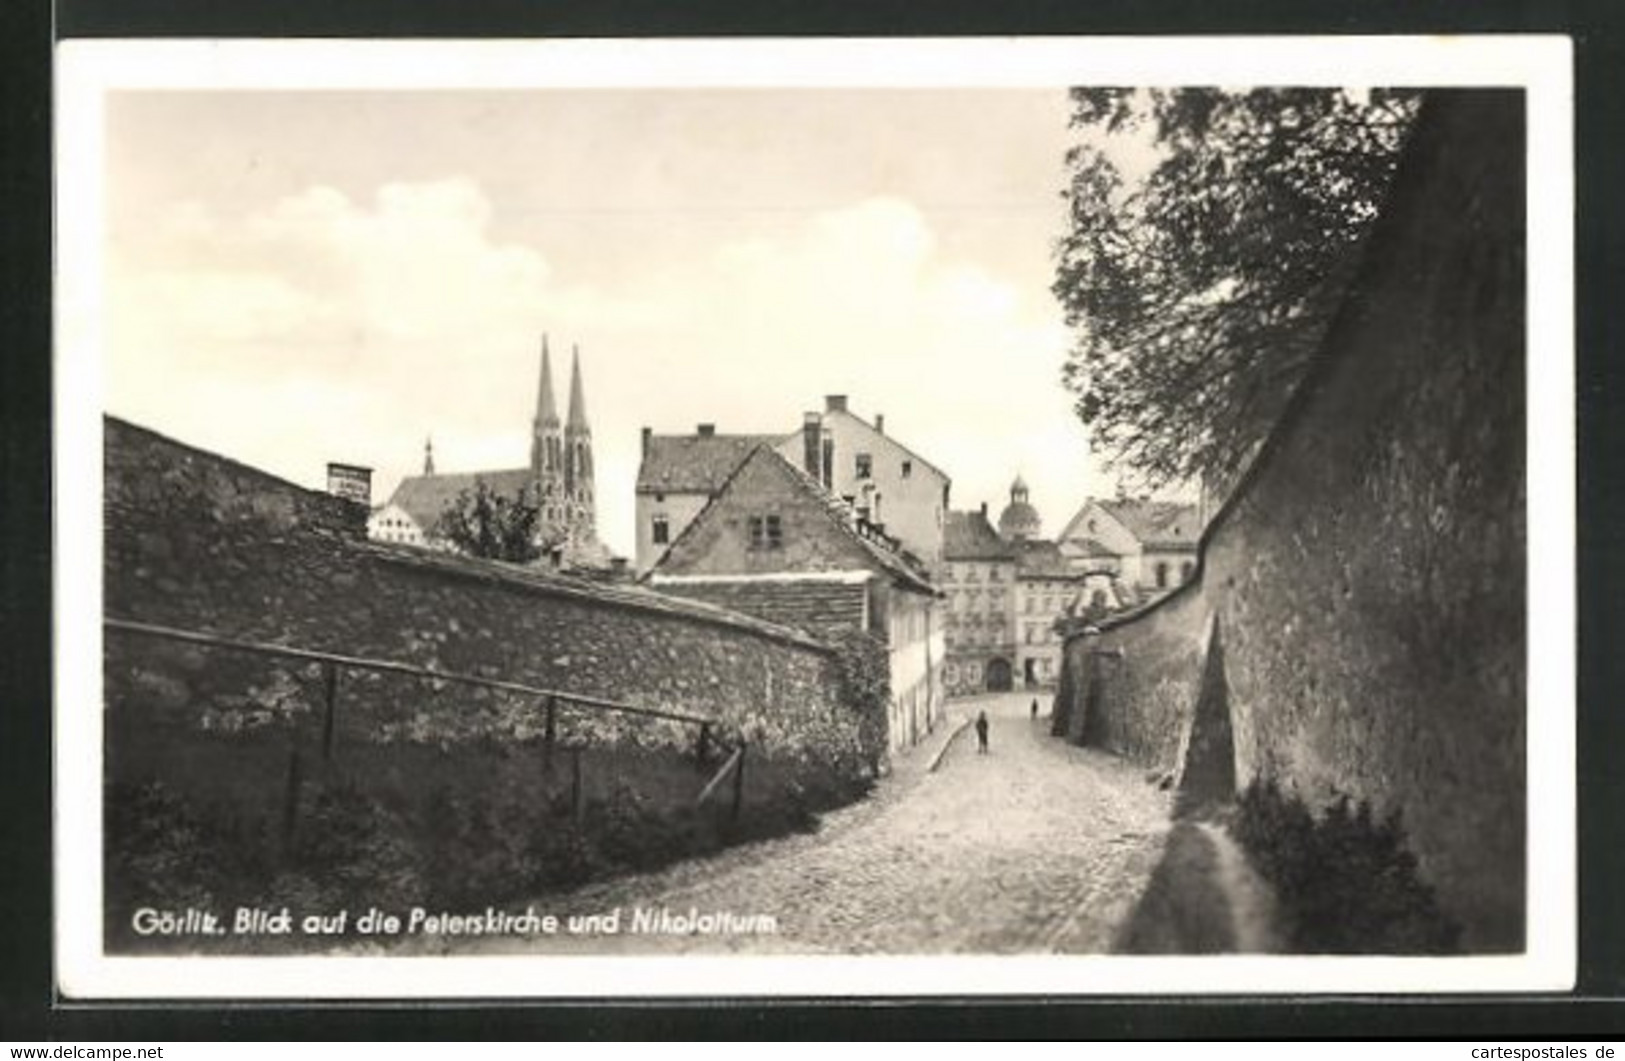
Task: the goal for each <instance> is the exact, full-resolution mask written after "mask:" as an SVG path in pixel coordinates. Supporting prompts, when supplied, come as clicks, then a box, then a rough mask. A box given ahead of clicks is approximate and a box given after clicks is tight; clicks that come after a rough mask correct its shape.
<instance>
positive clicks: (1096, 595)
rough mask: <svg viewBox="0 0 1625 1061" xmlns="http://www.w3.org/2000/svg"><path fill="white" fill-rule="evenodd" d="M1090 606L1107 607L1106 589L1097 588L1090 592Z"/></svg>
mask: <svg viewBox="0 0 1625 1061" xmlns="http://www.w3.org/2000/svg"><path fill="white" fill-rule="evenodd" d="M1089 607H1091V608H1104V607H1106V591H1105V590H1103V589H1097V590H1095V591H1094V592H1093V593H1091V594H1089Z"/></svg>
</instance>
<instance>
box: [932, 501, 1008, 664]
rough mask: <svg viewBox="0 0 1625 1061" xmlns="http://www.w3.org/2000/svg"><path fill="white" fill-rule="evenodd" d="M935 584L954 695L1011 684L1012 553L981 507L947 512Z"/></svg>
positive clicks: (985, 508)
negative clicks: (942, 603)
mask: <svg viewBox="0 0 1625 1061" xmlns="http://www.w3.org/2000/svg"><path fill="white" fill-rule="evenodd" d="M939 574H940V577H939V579H938V585H939V586H940V587H941V589H942V592H943V595H944V601H945V603H946V605H947V607H946V614H945V616H944V625H945V630H944V633H945V642H946V647H947V652H948V658H947V661H946V665H945V666H944V668H943V680H944V682H945V683H946V684H947V686H948V691H949V693H951V694H952V695H956V696H967V695H970V694H972V693H980V692H1003V691H1005V690H1008V689H1012V688H1014V687H1015V675H1016V634H1015V623H1014V614H1015V592H1016V554H1015V550H1014V549H1012V548H1011V547H1010V543H1009V542H1007V541H1005V540H1004V539H1003V538H1001V537H999V534H998V532H997V531H995V530H994V529H993V525H992V524H991V523H989V522H988V519H987V506H986V505H985V504H984V505H983V506H982V507H981V509H980V510H979V511H971V512H950V513H949V514H948V519H947V535H946V540H945V542H944V546H943V562H942V565H941V567H940V568H939Z"/></svg>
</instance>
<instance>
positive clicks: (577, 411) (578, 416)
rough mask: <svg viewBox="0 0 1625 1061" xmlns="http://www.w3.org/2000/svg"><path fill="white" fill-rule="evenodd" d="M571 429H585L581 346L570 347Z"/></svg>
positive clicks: (585, 407) (585, 400) (585, 411)
mask: <svg viewBox="0 0 1625 1061" xmlns="http://www.w3.org/2000/svg"><path fill="white" fill-rule="evenodd" d="M568 426H569V427H570V428H571V429H572V430H576V431H585V430H587V399H586V398H585V397H584V396H583V394H582V391H581V347H579V346H576V345H574V344H571V347H570V419H569V422H568Z"/></svg>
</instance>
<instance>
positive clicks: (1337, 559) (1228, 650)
mask: <svg viewBox="0 0 1625 1061" xmlns="http://www.w3.org/2000/svg"><path fill="white" fill-rule="evenodd" d="M1446 45H1448V46H1446ZM1316 49H1320V51H1318V52H1317V50H1316ZM1332 60H1335V61H1332ZM1568 76H1569V71H1568V53H1567V49H1566V42H1564V41H1562V40H1561V39H1559V38H1516V37H1504V38H1494V39H1492V40H1473V39H1470V38H1469V39H1463V40H1458V41H1456V42H1454V43H1450V42H1442V41H1439V40H1432V41H1428V40H1422V39H1419V38H1399V39H1395V40H1392V41H1380V40H1375V39H1349V40H1344V41H1337V42H1334V41H1331V40H1328V39H1316V42H1315V44H1314V45H1313V47H1311V46H1309V45H1308V44H1306V43H1305V42H1301V41H1293V40H1291V39H1287V38H1272V39H1263V40H1258V41H1253V42H1252V46H1251V47H1249V48H1238V47H1236V46H1235V45H1234V44H1231V43H1225V42H1222V41H1217V40H1209V41H1200V42H1198V41H1186V42H1183V44H1181V42H1178V41H1173V40H1169V41H1150V40H1146V39H1134V40H1129V41H1118V42H1108V41H1102V40H1081V39H1080V40H1063V39H1056V40H1050V41H1043V42H1038V41H1027V42H1019V41H956V42H926V41H850V42H827V41H826V42H801V43H800V44H792V43H791V42H783V41H781V42H760V41H757V42H749V41H739V42H717V41H713V42H676V41H669V42H663V43H654V42H643V43H641V44H640V43H638V42H620V43H617V44H610V43H606V42H590V41H588V42H568V43H565V42H552V43H543V42H533V43H516V42H510V43H507V44H502V45H498V44H489V43H488V44H484V45H482V44H479V43H465V44H455V45H454V44H449V43H447V44H436V43H419V44H414V45H405V44H395V45H386V44H382V43H376V42H375V43H371V44H369V43H367V42H350V43H342V44H341V43H336V42H327V43H322V42H306V43H302V44H295V43H288V42H282V43H271V42H257V43H256V42H230V43H222V42H215V43H212V44H211V43H210V42H186V43H176V42H145V43H133V42H127V43H124V44H118V45H114V44H109V43H98V42H72V43H70V44H69V45H67V46H65V47H64V48H63V62H62V70H61V78H62V81H61V85H62V91H63V94H64V100H65V105H64V109H63V111H62V114H61V117H60V118H59V123H60V124H59V130H58V136H59V159H60V167H61V168H60V171H59V178H58V180H59V194H58V211H59V217H58V223H59V226H60V227H61V230H62V259H61V260H62V263H63V270H62V277H63V278H62V282H61V284H62V286H61V290H60V294H59V298H58V330H59V335H60V346H59V350H58V354H57V378H58V380H59V386H58V410H57V425H58V426H57V454H58V455H57V462H58V463H57V468H58V479H59V481H60V482H62V483H63V484H64V485H63V487H62V490H63V495H64V496H63V498H62V501H61V504H60V507H59V528H60V535H61V538H60V541H61V544H60V545H59V547H58V553H57V555H58V561H57V562H58V565H59V567H58V572H57V577H58V593H59V601H60V603H59V608H60V613H59V629H60V630H62V631H63V632H64V634H63V636H64V637H68V636H69V635H70V634H71V637H70V639H69V640H67V641H66V643H68V644H72V645H73V646H75V648H74V649H73V651H72V652H71V653H64V654H63V655H64V657H65V658H63V659H61V660H60V662H59V670H58V676H57V687H58V706H57V720H56V733H57V754H58V760H57V771H58V777H59V783H60V786H61V787H60V791H59V797H58V815H57V819H56V820H57V825H56V828H57V836H58V845H59V852H58V859H59V861H58V875H57V888H58V895H59V902H58V914H57V917H58V921H57V924H56V926H55V929H56V933H57V944H58V961H59V966H60V967H61V968H62V969H63V971H64V972H63V975H64V981H63V982H64V988H65V990H67V991H68V992H69V994H70V995H72V994H75V993H76V992H78V991H82V992H84V993H85V994H86V995H89V996H95V997H118V996H128V995H142V996H152V997H180V996H199V995H203V996H214V997H219V996H225V997H256V996H267V997H271V996H275V997H287V996H289V995H297V996H305V997H325V996H354V995H358V994H359V995H366V996H375V995H387V996H395V995H400V996H413V995H423V996H428V995H434V996H446V995H461V994H477V995H504V996H506V995H515V994H518V995H527V996H528V995H536V996H543V997H546V996H580V995H595V996H618V995H632V996H641V995H646V994H653V995H665V996H671V995H716V994H731V995H759V994H795V995H832V994H833V995H844V994H856V995H895V994H905V995H931V994H942V993H953V994H981V993H1001V992H1022V993H1039V992H1056V993H1090V992H1113V993H1122V992H1130V993H1137V992H1145V993H1158V992H1164V991H1197V992H1234V991H1262V990H1290V991H1295V992H1306V993H1314V992H1317V991H1339V990H1342V991H1347V990H1367V991H1384V992H1389V991H1418V990H1440V989H1448V988H1452V987H1454V988H1464V987H1466V988H1471V987H1485V988H1498V989H1508V988H1524V989H1534V988H1544V989H1554V988H1565V987H1568V986H1572V984H1573V978H1574V948H1575V936H1576V931H1577V929H1576V925H1575V915H1574V896H1573V891H1574V887H1573V876H1574V819H1573V814H1574V811H1573V799H1574V714H1575V703H1574V693H1573V655H1574V644H1573V632H1572V621H1571V620H1570V619H1569V618H1568V616H1571V615H1572V609H1573V598H1572V594H1573V586H1572V584H1571V583H1570V580H1569V578H1568V572H1569V571H1571V570H1572V566H1573V508H1572V506H1573V500H1572V480H1573V449H1572V445H1573V443H1572V430H1573V427H1572V416H1573V414H1572V397H1573V395H1572V371H1573V366H1572V360H1573V350H1572V335H1571V333H1570V331H1569V330H1568V324H1567V318H1566V317H1565V314H1566V313H1567V312H1568V299H1569V296H1570V290H1569V288H1570V285H1571V278H1570V275H1569V265H1568V258H1567V253H1568V251H1567V248H1568V246H1569V243H1568V241H1569V240H1570V239H1571V233H1570V232H1569V226H1570V225H1571V217H1572V213H1571V210H1570V205H1571V192H1570V181H1571V180H1572V177H1571V174H1570V172H1569V165H1570V162H1569V155H1568V154H1567V153H1566V152H1565V151H1564V150H1563V149H1564V147H1565V145H1566V140H1565V139H1564V138H1565V137H1566V136H1567V135H1568V134H1567V128H1568V126H1567V123H1568V114H1567V108H1568V106H1569V102H1570V101H1569V95H1568V80H1567V79H1568ZM1554 147H1555V148H1557V149H1558V150H1557V151H1556V152H1555V153H1554V151H1553V150H1552V149H1553V148H1554ZM1531 233H1539V236H1540V238H1539V239H1538V240H1534V241H1532V240H1531V238H1530V237H1531ZM1193 959H1199V960H1193Z"/></svg>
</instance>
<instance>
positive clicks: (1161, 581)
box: [1157, 564, 1168, 589]
mask: <svg viewBox="0 0 1625 1061" xmlns="http://www.w3.org/2000/svg"><path fill="white" fill-rule="evenodd" d="M1167 585H1168V565H1167V564H1158V565H1157V588H1158V589H1165V588H1166V587H1167Z"/></svg>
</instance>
